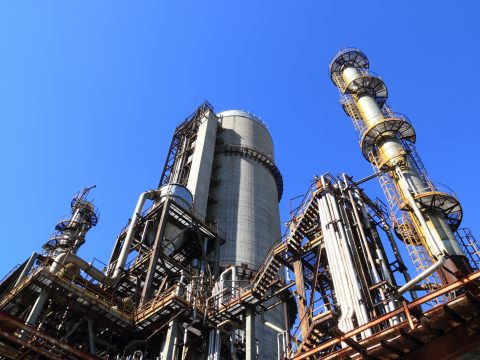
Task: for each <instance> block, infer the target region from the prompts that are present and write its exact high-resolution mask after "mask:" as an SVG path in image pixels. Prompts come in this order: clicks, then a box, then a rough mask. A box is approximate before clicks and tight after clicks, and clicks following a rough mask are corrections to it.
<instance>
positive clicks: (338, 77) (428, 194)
mask: <svg viewBox="0 0 480 360" xmlns="http://www.w3.org/2000/svg"><path fill="white" fill-rule="evenodd" d="M330 75H331V79H332V81H333V83H334V84H335V85H336V86H337V88H338V89H339V91H340V93H341V100H340V101H341V103H342V106H343V108H344V110H345V112H346V113H347V114H348V115H349V116H350V117H351V118H352V121H353V123H354V126H355V129H356V131H357V133H358V135H359V141H360V147H361V149H362V153H363V155H364V157H365V158H366V159H367V160H368V161H369V162H370V163H371V164H372V166H373V167H374V169H375V170H376V171H378V172H381V173H382V175H380V176H379V179H380V184H381V186H382V188H383V191H384V192H385V195H386V197H387V200H388V203H389V207H390V211H391V216H392V221H393V223H394V226H395V229H396V232H397V233H398V235H399V236H400V238H401V239H402V240H403V241H404V242H405V243H406V245H407V247H408V249H409V252H410V255H411V257H412V260H413V262H414V265H415V266H416V268H417V270H418V271H422V270H425V269H426V268H427V267H428V266H430V264H431V263H432V262H435V261H442V262H443V261H444V265H443V268H441V270H440V271H439V275H440V279H441V281H442V283H450V282H452V281H454V280H455V279H456V276H457V277H458V276H460V275H462V274H466V273H468V272H470V266H469V264H468V261H467V259H466V257H465V255H464V253H463V251H462V249H461V247H460V245H459V243H458V242H457V240H456V238H455V235H454V232H455V231H456V230H457V229H458V227H459V225H460V222H461V219H462V208H461V206H460V202H459V201H458V199H457V198H456V196H455V195H454V194H453V193H451V192H449V191H446V190H440V189H439V188H438V187H437V186H435V185H434V184H433V183H432V182H431V181H430V179H429V178H428V176H427V172H426V170H425V167H424V166H423V164H422V162H421V160H420V158H419V156H418V154H417V152H416V149H415V145H414V144H415V140H416V134H415V131H414V128H413V126H412V125H411V123H410V122H409V121H408V119H407V118H406V117H405V116H403V115H400V114H397V113H394V112H393V111H392V110H391V109H390V107H389V106H388V105H387V104H386V100H387V97H388V92H387V87H386V86H385V83H384V82H383V80H382V79H381V78H380V77H378V76H376V75H373V74H372V73H371V72H369V61H368V58H367V57H366V56H365V54H363V53H362V52H361V51H360V50H358V49H351V48H349V49H345V50H343V51H341V52H339V53H338V54H337V55H336V56H335V57H334V59H333V60H332V62H331V64H330Z"/></svg>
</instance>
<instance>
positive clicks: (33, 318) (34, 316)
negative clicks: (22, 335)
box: [25, 288, 50, 326]
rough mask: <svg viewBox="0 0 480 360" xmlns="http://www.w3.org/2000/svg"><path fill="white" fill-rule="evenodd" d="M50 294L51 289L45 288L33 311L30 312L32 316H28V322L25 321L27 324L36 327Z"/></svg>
mask: <svg viewBox="0 0 480 360" xmlns="http://www.w3.org/2000/svg"><path fill="white" fill-rule="evenodd" d="M49 294H50V288H44V289H42V291H41V292H40V295H39V296H38V298H37V300H36V301H35V303H34V304H33V307H32V310H30V314H28V317H27V320H26V321H25V323H26V324H29V325H32V326H35V323H36V322H37V319H38V316H39V315H40V313H41V312H42V309H43V307H44V306H45V303H46V301H47V300H48V295H49Z"/></svg>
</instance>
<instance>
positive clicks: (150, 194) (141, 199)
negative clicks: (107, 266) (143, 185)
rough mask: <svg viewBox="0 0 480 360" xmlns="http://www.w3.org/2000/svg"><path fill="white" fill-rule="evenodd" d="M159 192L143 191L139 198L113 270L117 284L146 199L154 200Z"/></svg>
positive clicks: (113, 278) (113, 279)
mask: <svg viewBox="0 0 480 360" xmlns="http://www.w3.org/2000/svg"><path fill="white" fill-rule="evenodd" d="M158 194H159V192H158V191H155V190H148V191H145V192H143V193H141V194H140V197H139V198H138V202H137V206H136V207H135V211H134V213H133V216H132V219H131V220H130V225H129V226H128V230H127V235H126V236H125V240H124V241H123V246H122V250H121V251H120V255H119V257H118V259H117V264H116V266H115V271H114V272H113V276H112V277H111V279H112V281H113V282H114V283H115V284H116V283H117V282H118V281H119V280H120V277H121V276H122V272H123V268H124V267H125V264H126V262H127V258H128V254H129V252H130V247H131V245H132V241H133V234H134V230H135V225H136V223H137V221H138V220H139V219H140V218H141V216H142V210H143V207H144V205H145V201H147V200H154V199H155V198H156V197H157V195H158Z"/></svg>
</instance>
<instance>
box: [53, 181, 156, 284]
mask: <svg viewBox="0 0 480 360" xmlns="http://www.w3.org/2000/svg"><path fill="white" fill-rule="evenodd" d="M157 194H158V192H157V191H155V190H149V191H145V192H143V193H142V194H140V197H139V199H138V202H137V206H136V207H135V212H134V213H133V216H132V219H131V221H130V225H129V227H128V230H127V235H126V236H125V240H124V241H123V245H122V250H121V252H120V255H119V257H118V259H117V263H116V265H115V270H114V272H113V276H107V275H105V273H103V272H102V271H100V270H98V269H97V268H95V267H94V266H93V265H92V264H91V263H87V262H86V261H85V260H83V259H82V258H80V257H78V256H77V255H75V254H71V253H61V254H60V255H58V256H57V257H56V258H55V259H54V261H53V264H52V266H51V267H50V271H51V272H53V273H55V272H57V271H58V270H59V267H60V265H62V264H67V263H73V264H75V265H77V266H78V267H79V268H80V269H81V270H83V271H84V272H85V273H87V274H88V275H90V276H91V277H92V278H94V279H95V280H97V281H98V282H100V283H102V284H104V285H107V286H115V285H116V284H117V283H118V281H119V280H120V278H121V276H122V273H123V270H124V267H125V264H126V262H127V258H128V254H129V251H130V247H131V245H132V241H133V235H134V229H135V225H136V223H137V221H138V220H139V219H140V217H141V213H142V210H143V207H144V205H145V201H146V200H154V199H155V197H156V196H157Z"/></svg>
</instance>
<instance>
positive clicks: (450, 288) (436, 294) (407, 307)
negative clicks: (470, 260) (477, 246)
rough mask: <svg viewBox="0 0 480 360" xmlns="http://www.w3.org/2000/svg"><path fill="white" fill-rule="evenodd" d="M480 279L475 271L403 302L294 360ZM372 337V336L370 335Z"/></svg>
mask: <svg viewBox="0 0 480 360" xmlns="http://www.w3.org/2000/svg"><path fill="white" fill-rule="evenodd" d="M478 279H480V271H477V272H475V273H472V274H469V275H468V276H466V277H464V278H462V279H460V280H458V281H456V282H454V283H452V284H449V285H446V286H444V287H443V288H441V289H439V290H436V291H433V292H431V293H429V294H427V295H425V296H423V297H421V298H419V299H417V300H414V301H411V302H407V301H405V302H404V306H403V307H399V308H397V309H395V310H393V311H391V312H389V313H387V314H385V315H382V316H379V317H377V318H375V319H373V320H371V321H369V322H368V323H365V324H363V325H361V326H358V327H357V328H355V329H353V330H351V331H349V332H347V333H345V334H343V335H341V336H337V337H335V338H333V339H331V340H328V341H326V342H325V343H323V344H321V345H319V346H317V347H316V348H314V349H312V350H309V351H306V352H304V353H302V354H300V355H299V356H298V357H295V359H306V358H308V357H311V356H312V355H314V354H316V353H318V352H320V351H322V350H325V349H327V348H330V347H332V346H335V345H336V344H339V343H341V342H342V341H345V340H346V339H349V338H352V337H354V336H356V335H358V334H360V333H362V332H364V331H366V330H368V329H372V328H374V327H375V326H376V325H379V324H380V323H382V322H384V321H387V320H389V319H392V318H394V317H399V316H400V315H407V311H410V310H415V309H418V307H419V306H420V305H423V304H425V303H428V302H430V301H432V300H433V299H436V298H438V297H440V296H443V295H444V294H447V293H449V292H451V291H453V290H456V289H457V288H459V287H462V286H464V285H466V284H468V283H470V282H472V281H475V280H478ZM461 297H465V295H461V296H459V297H456V298H455V299H459V298H461ZM444 305H445V303H443V304H440V305H437V306H435V307H433V308H431V309H429V310H428V312H432V311H434V310H435V309H438V308H440V307H442V306H444ZM405 318H407V316H405ZM402 323H407V320H405V321H403V322H402ZM372 336H374V335H372Z"/></svg>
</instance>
